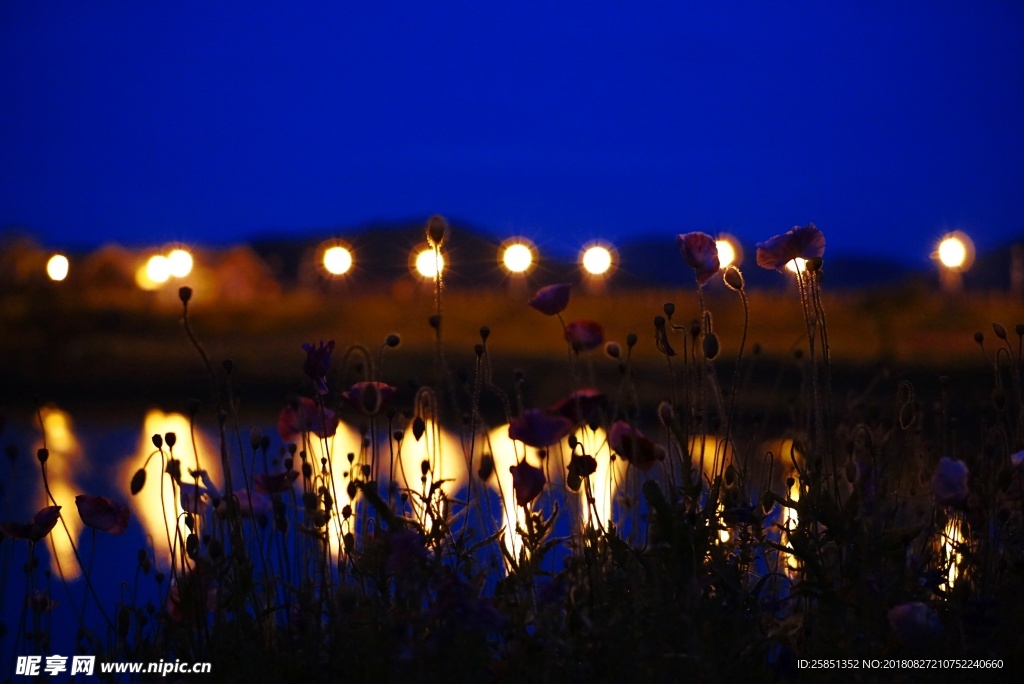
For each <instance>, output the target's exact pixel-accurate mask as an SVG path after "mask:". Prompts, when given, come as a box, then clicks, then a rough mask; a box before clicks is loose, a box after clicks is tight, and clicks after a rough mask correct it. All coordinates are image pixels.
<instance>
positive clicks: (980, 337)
mask: <svg viewBox="0 0 1024 684" xmlns="http://www.w3.org/2000/svg"><path fill="white" fill-rule="evenodd" d="M974 341H975V342H977V343H978V344H983V343H984V342H985V333H983V332H981V331H980V330H979V331H978V332H976V333H974Z"/></svg>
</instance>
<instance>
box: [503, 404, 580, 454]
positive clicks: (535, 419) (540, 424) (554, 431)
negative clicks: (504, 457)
mask: <svg viewBox="0 0 1024 684" xmlns="http://www.w3.org/2000/svg"><path fill="white" fill-rule="evenodd" d="M570 432H572V421H571V420H569V419H568V418H566V417H565V416H560V415H558V414H557V413H554V412H552V411H542V410H540V409H528V410H526V411H523V413H522V415H520V416H516V417H515V418H513V419H512V420H511V421H509V424H508V436H509V439H518V440H519V441H520V442H522V443H524V444H526V445H528V446H532V447H536V448H538V449H540V448H543V447H547V446H551V445H552V444H555V443H556V442H558V441H559V440H561V439H562V438H563V437H565V436H567V435H568V434H569V433H570Z"/></svg>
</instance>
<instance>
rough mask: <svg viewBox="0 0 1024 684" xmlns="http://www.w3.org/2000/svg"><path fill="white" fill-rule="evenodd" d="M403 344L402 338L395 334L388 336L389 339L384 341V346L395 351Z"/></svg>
mask: <svg viewBox="0 0 1024 684" xmlns="http://www.w3.org/2000/svg"><path fill="white" fill-rule="evenodd" d="M401 343H402V338H400V337H399V336H398V335H395V334H394V333H392V334H390V335H388V336H387V339H385V340H384V344H385V345H387V346H389V347H391V348H392V349H394V348H395V347H397V346H398V345H399V344H401Z"/></svg>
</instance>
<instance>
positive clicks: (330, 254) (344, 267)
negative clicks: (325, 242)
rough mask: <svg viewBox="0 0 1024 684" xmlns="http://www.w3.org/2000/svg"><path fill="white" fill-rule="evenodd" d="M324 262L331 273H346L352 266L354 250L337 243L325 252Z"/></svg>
mask: <svg viewBox="0 0 1024 684" xmlns="http://www.w3.org/2000/svg"><path fill="white" fill-rule="evenodd" d="M323 263H324V268H325V269H327V272H328V273H330V274H331V275H345V274H346V273H348V272H349V270H350V269H351V268H352V252H351V251H350V250H349V249H347V248H346V247H342V246H341V245H335V246H333V247H330V248H328V249H327V250H326V251H325V252H324V258H323Z"/></svg>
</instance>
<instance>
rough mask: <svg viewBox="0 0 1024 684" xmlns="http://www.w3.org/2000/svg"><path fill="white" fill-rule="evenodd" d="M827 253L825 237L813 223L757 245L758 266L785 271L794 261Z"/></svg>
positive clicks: (794, 227)
mask: <svg viewBox="0 0 1024 684" xmlns="http://www.w3.org/2000/svg"><path fill="white" fill-rule="evenodd" d="M824 253H825V236H824V235H823V234H822V232H821V231H820V230H818V229H817V228H816V227H815V226H814V224H813V223H808V224H807V225H806V226H804V227H803V228H801V227H800V226H793V228H792V229H790V230H789V231H787V232H785V233H783V234H782V235H775V236H774V237H772V238H771V239H770V240H768V241H767V242H759V243H757V264H758V266H760V267H761V268H774V269H775V270H776V271H783V270H785V268H786V264H788V263H789V262H790V261H792V260H793V259H798V258H799V259H814V258H816V257H820V256H821V255H822V254H824Z"/></svg>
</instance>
